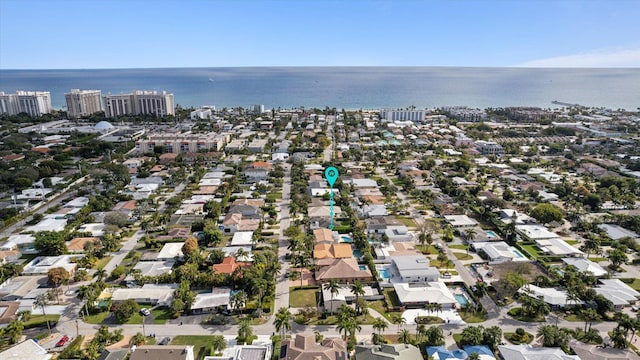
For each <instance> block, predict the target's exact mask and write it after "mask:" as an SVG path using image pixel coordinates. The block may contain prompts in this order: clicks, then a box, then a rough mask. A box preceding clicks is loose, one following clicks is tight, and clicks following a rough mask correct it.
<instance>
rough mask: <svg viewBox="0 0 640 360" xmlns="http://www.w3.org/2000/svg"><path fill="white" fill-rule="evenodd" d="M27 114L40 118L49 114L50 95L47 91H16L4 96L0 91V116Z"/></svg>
mask: <svg viewBox="0 0 640 360" xmlns="http://www.w3.org/2000/svg"><path fill="white" fill-rule="evenodd" d="M23 112H24V113H27V114H29V115H30V116H41V115H43V114H49V113H51V94H50V93H49V92H48V91H21V90H19V91H16V93H15V94H5V93H4V92H2V91H0V114H8V115H17V114H20V113H23Z"/></svg>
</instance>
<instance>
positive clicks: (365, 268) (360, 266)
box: [358, 265, 367, 271]
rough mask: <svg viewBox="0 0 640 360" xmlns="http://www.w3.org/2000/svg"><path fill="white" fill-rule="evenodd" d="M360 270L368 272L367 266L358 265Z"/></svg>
mask: <svg viewBox="0 0 640 360" xmlns="http://www.w3.org/2000/svg"><path fill="white" fill-rule="evenodd" d="M358 269H360V270H362V271H365V270H367V265H358Z"/></svg>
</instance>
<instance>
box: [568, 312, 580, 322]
mask: <svg viewBox="0 0 640 360" xmlns="http://www.w3.org/2000/svg"><path fill="white" fill-rule="evenodd" d="M564 320H565V321H571V322H582V321H584V320H583V319H582V318H581V317H580V316H578V315H576V314H571V315H567V316H565V317H564Z"/></svg>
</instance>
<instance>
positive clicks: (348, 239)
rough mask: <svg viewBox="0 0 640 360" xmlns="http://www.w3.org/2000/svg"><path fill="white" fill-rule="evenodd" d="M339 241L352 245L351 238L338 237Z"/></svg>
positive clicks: (345, 236)
mask: <svg viewBox="0 0 640 360" xmlns="http://www.w3.org/2000/svg"><path fill="white" fill-rule="evenodd" d="M340 240H342V242H346V243H352V242H353V239H352V238H351V236H347V235H340Z"/></svg>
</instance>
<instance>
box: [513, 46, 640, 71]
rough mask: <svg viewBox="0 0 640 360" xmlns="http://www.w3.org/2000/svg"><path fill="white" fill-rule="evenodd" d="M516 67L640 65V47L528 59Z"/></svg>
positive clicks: (628, 66) (629, 66)
mask: <svg viewBox="0 0 640 360" xmlns="http://www.w3.org/2000/svg"><path fill="white" fill-rule="evenodd" d="M515 66H516V67H579V68H590V67H593V68H609V67H626V68H636V67H640V48H637V49H615V50H597V51H592V52H586V53H579V54H573V55H566V56H557V57H552V58H546V59H539V60H532V61H527V62H524V63H521V64H518V65H515Z"/></svg>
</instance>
